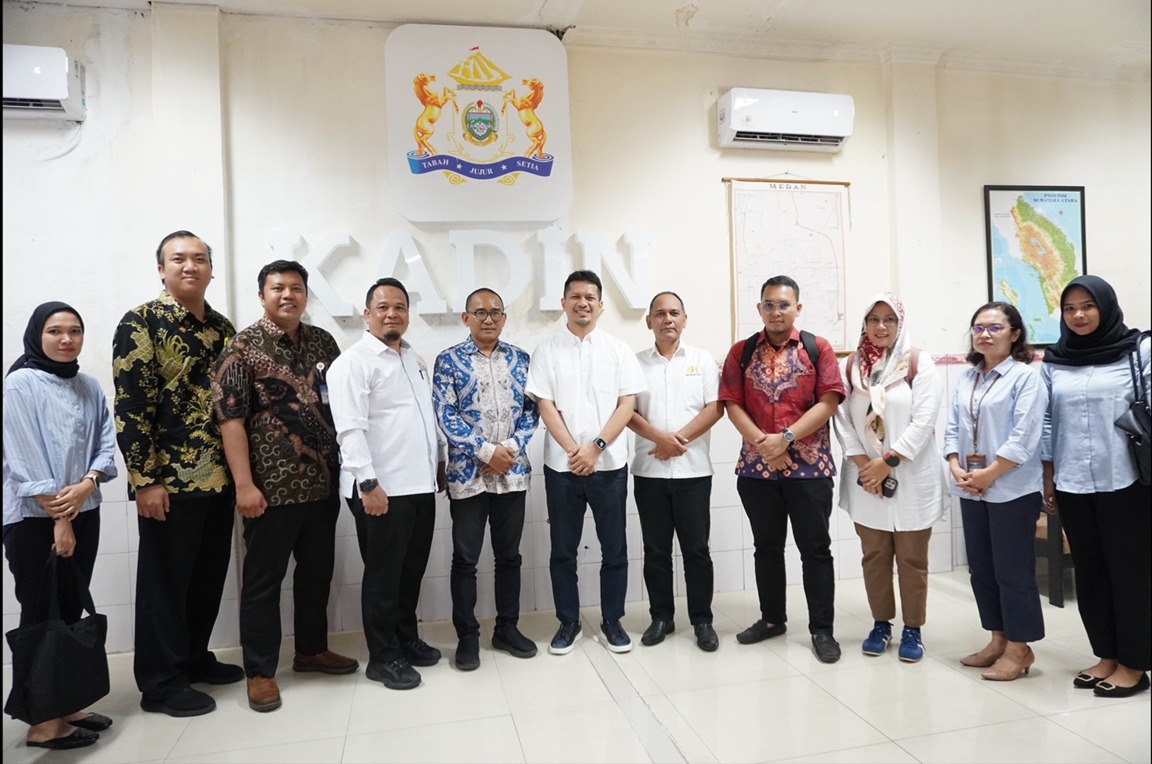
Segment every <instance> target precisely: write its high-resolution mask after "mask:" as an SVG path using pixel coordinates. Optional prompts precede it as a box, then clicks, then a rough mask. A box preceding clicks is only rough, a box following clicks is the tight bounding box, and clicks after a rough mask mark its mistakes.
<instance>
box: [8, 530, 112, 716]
mask: <svg viewBox="0 0 1152 764" xmlns="http://www.w3.org/2000/svg"><path fill="white" fill-rule="evenodd" d="M61 565H62V566H63V567H64V568H67V571H68V572H67V573H65V575H70V576H73V578H74V581H75V586H76V591H77V592H78V593H79V594H80V597H81V602H82V604H83V606H84V610H85V611H86V612H87V613H88V615H87V616H85V617H83V618H81V619H80V620H79V621H77V622H76V623H73V624H67V623H64V621H63V620H61V618H60V603H59V601H58V600H57V596H56V574H57V568H58V567H60V566H61ZM36 612H37V613H38V614H40V615H43V614H45V613H46V614H47V620H45V621H40V622H39V623H34V624H31V625H29V626H20V627H18V628H15V629H12V631H10V632H8V633H7V634H6V635H5V636H6V637H7V638H8V646H9V647H11V648H12V691H11V692H10V693H9V694H8V702H7V703H5V704H4V712H5V713H6V714H8V715H9V716H11V717H13V718H14V719H19V720H21V721H23V722H27V723H28V724H39V723H41V722H46V721H48V720H49V719H56V718H58V717H61V716H68V715H69V714H74V713H76V712H77V711H80V710H82V709H84V708H87V707H88V706H90V705H92V704H93V703H95V702H96V701H98V700H100V698H103V697H104V696H105V695H107V694H108V655H107V653H105V652H104V640H105V638H106V637H107V636H108V619H107V617H106V616H103V615H100V614H99V613H97V612H96V607H95V605H94V604H93V603H92V593H91V592H90V591H89V590H88V587H87V585H85V583H84V579H83V577H82V576H81V575H80V566H79V565H78V564H76V562H75V561H74V560H71V559H68V558H65V559H64V560H63V562H60V558H59V557H57V555H56V552H55V550H53V551H52V552H51V553H50V555H49V557H48V563H47V566H46V568H45V571H44V580H43V582H42V584H41V586H40V596H39V601H38V602H37V611H36Z"/></svg>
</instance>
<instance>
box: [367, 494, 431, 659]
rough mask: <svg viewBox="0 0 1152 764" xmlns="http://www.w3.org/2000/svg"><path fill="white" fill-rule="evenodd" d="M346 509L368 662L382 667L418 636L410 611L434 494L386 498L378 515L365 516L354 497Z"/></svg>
mask: <svg viewBox="0 0 1152 764" xmlns="http://www.w3.org/2000/svg"><path fill="white" fill-rule="evenodd" d="M348 506H349V507H350V508H351V509H352V516H353V517H354V518H355V519H356V539H357V541H358V542H359V544H360V557H361V559H363V561H364V581H363V585H362V586H361V588H360V606H361V609H362V612H363V619H364V639H365V641H366V642H367V643H368V660H369V661H370V662H372V663H377V664H379V663H387V662H389V661H392V660H395V659H397V658H399V657H401V655H402V652H401V649H400V646H401V645H402V644H404V643H406V642H411V641H412V640H414V639H416V638H417V637H418V636H419V633H418V631H417V626H416V624H417V618H416V607H417V606H418V605H419V604H420V582H421V580H423V578H424V569H425V568H426V567H427V566H428V553H429V551H430V550H431V549H432V531H433V529H434V527H435V524H436V494H434V493H417V494H411V495H408V496H389V497H388V512H387V513H386V514H383V515H369V514H365V512H364V503H363V502H362V501H360V495H359V494H357V495H356V496H354V497H353V498H351V499H349V500H348Z"/></svg>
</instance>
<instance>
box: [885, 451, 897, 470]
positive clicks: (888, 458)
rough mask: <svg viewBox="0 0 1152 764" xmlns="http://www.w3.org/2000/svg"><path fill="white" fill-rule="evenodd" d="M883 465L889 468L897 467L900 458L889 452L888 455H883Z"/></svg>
mask: <svg viewBox="0 0 1152 764" xmlns="http://www.w3.org/2000/svg"><path fill="white" fill-rule="evenodd" d="M884 463H885V464H887V465H888V466H889V467H899V466H900V457H899V456H897V455H896V454H894V453H892V452H891V451H889V452H888V453H886V454H884Z"/></svg>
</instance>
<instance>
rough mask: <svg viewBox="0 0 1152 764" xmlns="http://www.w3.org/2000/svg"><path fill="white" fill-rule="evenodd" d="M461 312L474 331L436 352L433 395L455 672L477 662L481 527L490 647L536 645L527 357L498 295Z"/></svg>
mask: <svg viewBox="0 0 1152 764" xmlns="http://www.w3.org/2000/svg"><path fill="white" fill-rule="evenodd" d="M464 307H465V310H464V312H463V313H461V314H460V318H461V320H462V321H463V322H464V325H465V326H466V327H468V332H469V337H468V339H467V340H465V341H464V342H461V343H460V344H459V345H455V346H453V347H450V348H448V349H447V350H445V351H444V352H442V353H440V355H438V356H437V357H436V364H435V366H434V368H433V373H432V400H433V402H434V403H435V406H436V419H437V422H438V423H439V425H440V429H441V431H443V433H444V436H445V438H447V440H448V468H447V477H448V498H449V500H450V509H451V513H452V573H451V577H450V579H449V583H450V587H451V591H452V624H453V626H455V627H456V636H457V638H458V639H459V640H460V641H459V644H458V645H457V647H456V668H457V669H459V670H460V671H473V670H474V669H477V668H479V667H480V624H479V623H478V622H477V621H476V615H475V612H474V611H475V609H476V563H477V561H478V560H479V559H480V548H481V547H482V546H483V544H484V526H485V525H486V524H487V525H489V526H491V528H492V556H493V558H494V561H495V590H496V627H495V629H493V632H492V647H493V649H496V650H503V651H505V652H507V653H509V654H511V655H514V656H516V657H517V658H531V657H532V656H534V655H535V654H536V644H535V643H534V642H533V641H532V640H530V639H528V638H527V637H525V636H524V635H523V634H521V633H520V630H519V629H518V628H517V623H518V622H519V620H520V560H521V557H520V536H521V534H522V532H523V530H524V499H525V496H526V495H527V492H528V481H529V478H530V476H531V474H532V465H531V464H529V463H528V441H529V440H531V439H532V433H534V432H535V431H536V425H537V423H538V422H539V414H538V413H537V410H536V402H535V401H533V400H532V398H530V397H529V396H528V395H527V394H525V391H524V386H525V384H526V383H527V380H528V353H526V352H524V351H523V350H521V349H520V348H518V347H516V346H515V345H510V344H508V343H507V342H503V341H501V340H500V333H501V332H502V331H503V330H504V323H505V321H506V320H507V317H508V316H507V314H506V313H505V312H504V301H503V300H502V299H501V298H500V295H498V294H496V292H495V291H493V290H491V289H487V288H481V289H477V290H476V291H474V292H472V294H470V295H468V299H467V300H465V302H464Z"/></svg>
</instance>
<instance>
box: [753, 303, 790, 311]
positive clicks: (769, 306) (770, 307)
mask: <svg viewBox="0 0 1152 764" xmlns="http://www.w3.org/2000/svg"><path fill="white" fill-rule="evenodd" d="M760 307H762V308H763V309H764V312H765V313H771V312H772V311H774V310H779V311H780V312H784V311H786V310H788V309H789V308H791V307H792V303H790V302H788V301H787V300H784V301H782V302H772V301H771V300H765V301H764V302H762V303H760Z"/></svg>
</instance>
